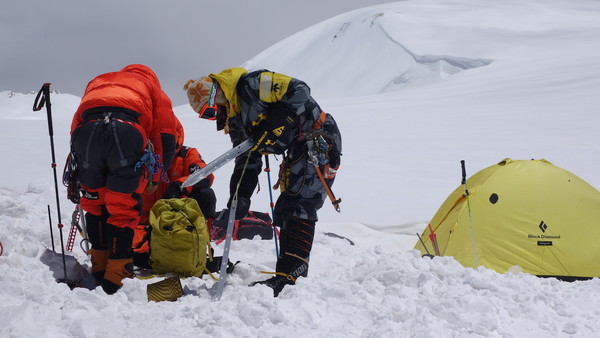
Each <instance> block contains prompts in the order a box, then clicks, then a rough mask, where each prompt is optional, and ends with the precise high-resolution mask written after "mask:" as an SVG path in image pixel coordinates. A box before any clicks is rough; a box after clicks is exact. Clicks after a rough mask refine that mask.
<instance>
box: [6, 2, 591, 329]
mask: <svg viewBox="0 0 600 338" xmlns="http://www.w3.org/2000/svg"><path fill="white" fill-rule="evenodd" d="M599 19H600V3H598V2H595V1H589V0H573V1H568V2H566V1H560V0H544V1H542V0H532V1H527V2H523V1H518V0H508V1H487V2H485V3H483V2H482V3H479V2H473V1H468V0H456V1H452V2H448V1H443V0H424V1H415V0H409V1H402V2H394V3H389V4H384V5H381V6H374V7H369V8H365V9H360V10H356V11H353V12H349V13H346V14H343V15H340V16H337V17H334V18H331V19H330V20H327V21H324V22H322V23H320V24H317V25H315V26H312V27H309V28H307V29H305V30H303V31H301V32H298V33H297V34H295V35H293V36H290V37H289V38H288V39H285V40H283V41H281V42H280V43H278V44H276V45H274V46H273V47H271V48H269V49H267V50H265V51H264V52H263V53H261V54H259V55H257V56H256V57H254V58H253V59H252V60H249V61H248V62H247V63H245V65H246V66H248V67H249V68H252V69H256V68H269V69H271V70H274V71H279V72H283V73H287V74H290V75H293V76H297V77H299V78H301V79H303V80H305V81H306V82H307V83H308V84H309V85H310V86H311V87H312V92H313V94H314V96H315V97H317V98H318V99H319V102H320V104H321V105H322V107H323V109H324V110H326V111H328V112H330V113H331V114H332V115H333V116H334V117H335V118H336V120H337V121H338V123H339V125H340V129H341V132H342V136H343V138H344V154H343V157H342V167H341V169H340V171H339V175H338V177H337V179H336V183H335V185H334V187H333V189H334V192H335V194H336V196H338V197H341V198H342V204H341V210H342V212H341V213H339V214H338V213H337V212H335V211H334V210H333V208H332V207H331V206H330V205H328V204H327V203H326V205H325V206H324V207H323V209H322V210H321V212H320V214H319V217H320V222H319V223H318V225H317V234H316V238H315V244H314V249H313V254H312V257H311V268H310V272H309V277H308V278H302V279H300V280H299V281H298V283H297V285H296V286H294V287H288V288H285V289H284V291H283V292H282V293H281V294H280V296H279V297H278V298H276V299H274V298H272V293H271V290H270V289H267V288H266V287H262V286H257V287H252V288H250V287H246V285H248V284H249V283H250V282H252V281H255V280H259V279H264V278H266V276H264V275H262V274H261V273H260V271H261V270H272V269H273V268H274V264H275V254H274V251H275V248H274V245H273V242H272V241H260V240H242V241H236V242H235V243H234V245H233V247H232V250H231V258H232V260H240V261H241V263H240V264H238V266H237V267H236V270H235V272H234V273H233V274H231V275H230V276H228V278H227V282H228V285H227V287H226V288H225V291H224V294H223V297H222V298H221V300H220V301H219V302H212V301H211V300H210V296H209V294H208V291H207V290H208V289H209V288H210V287H211V286H212V285H213V281H212V280H210V279H209V278H202V279H199V278H188V279H185V280H183V284H184V287H185V292H186V296H184V297H182V298H181V299H179V300H178V301H177V302H174V303H148V302H147V301H146V293H145V292H146V285H147V284H148V283H150V282H152V280H142V279H134V280H127V281H125V285H124V287H123V289H122V290H121V291H119V292H118V293H117V294H116V295H113V296H107V295H106V294H104V293H103V292H102V291H101V290H94V291H88V290H87V289H76V290H73V291H71V290H69V288H68V287H67V286H66V285H65V284H59V283H56V282H55V279H54V277H53V274H52V270H57V264H58V263H55V262H54V261H53V260H52V259H50V260H46V259H44V262H46V263H42V260H41V257H42V255H43V254H44V253H45V252H47V248H52V243H51V240H50V234H49V225H48V214H47V208H48V205H50V209H51V220H52V222H53V227H54V242H55V245H57V251H59V249H58V245H59V241H58V229H56V223H57V221H56V220H57V215H56V212H57V210H56V203H55V200H54V181H53V175H52V169H51V167H50V163H51V157H50V146H49V135H48V125H47V121H46V114H45V111H41V112H33V111H31V107H32V105H33V100H34V98H35V95H33V94H19V95H15V94H14V93H12V94H11V92H1V93H0V128H1V129H0V154H2V159H3V166H2V168H3V169H2V178H1V179H0V242H1V243H2V245H3V253H2V255H1V256H0V299H1V300H2V301H1V302H0V336H7V337H31V336H36V337H38V336H39V337H100V336H102V337H104V336H123V337H140V336H149V337H154V336H167V337H175V336H177V337H179V336H184V335H196V336H199V335H210V336H216V337H234V336H235V337H258V336H261V337H279V336H287V335H295V336H301V337H323V336H328V337H329V336H333V337H342V336H343V337H347V336H350V337H374V336H377V337H596V336H597V335H598V332H600V324H598V320H597V318H598V316H599V315H600V296H599V295H598V292H597V290H598V288H599V283H600V282H599V280H598V279H593V280H590V281H584V282H576V283H563V282H559V281H557V280H554V279H539V278H536V277H533V276H529V275H525V274H505V275H500V274H497V273H495V272H493V271H491V270H488V269H485V268H483V267H481V268H479V269H478V270H473V269H465V268H463V267H462V266H460V265H459V264H458V263H456V262H455V261H454V260H453V259H452V258H450V257H442V258H435V259H433V260H430V259H422V258H420V257H419V255H418V254H417V252H415V251H411V249H412V247H413V245H414V243H415V242H416V240H417V238H416V235H415V234H416V233H417V232H420V230H421V229H422V227H423V226H424V225H425V224H427V222H428V220H429V219H430V218H431V217H432V216H433V214H434V213H435V211H436V210H437V208H438V207H439V206H440V204H441V203H442V202H443V201H444V200H445V198H446V197H447V195H448V194H449V193H450V192H451V191H452V190H454V188H456V186H458V185H459V184H460V179H461V172H460V163H459V161H460V160H466V163H467V173H468V175H471V174H474V173H475V172H476V171H478V170H480V169H483V168H485V167H487V166H489V165H491V164H494V163H496V162H498V161H500V160H502V159H503V158H506V157H511V158H514V159H528V158H545V159H547V160H548V161H550V162H552V163H554V164H555V165H557V166H560V167H562V168H564V169H567V170H569V171H570V172H572V173H574V174H576V175H578V176H580V177H581V178H583V179H584V180H586V181H587V182H589V183H590V184H591V185H592V186H594V187H600V175H599V174H598V173H599V172H600V160H598V151H599V148H598V144H600V142H599V141H600V137H599V136H598V133H597V128H598V126H599V125H600V115H599V114H598V107H600V95H598V88H600V64H599V63H598V61H597V60H598V59H599V58H600V40H599V39H598V38H597V37H598V36H600V20H599ZM182 48H183V47H182ZM232 66H235V65H232ZM215 71H218V70H215ZM196 75H197V76H201V75H206V74H196ZM45 80H47V79H44V81H45ZM39 85H40V86H41V85H42V83H40V84H39ZM51 98H52V112H53V127H54V136H53V138H54V141H55V144H56V158H57V162H58V163H57V164H58V171H59V175H60V173H61V172H62V166H63V165H64V158H65V157H66V154H67V152H68V129H69V124H70V120H71V116H72V114H73V112H74V110H75V109H76V107H77V104H78V102H79V98H77V97H75V96H72V95H69V94H52V96H51ZM175 110H176V113H177V115H178V116H179V118H180V120H181V121H182V123H183V125H184V127H185V129H186V143H188V144H190V145H193V146H196V147H198V148H199V150H200V151H201V153H202V155H203V156H204V157H205V158H206V159H207V160H210V159H213V158H215V157H216V156H218V155H220V154H221V153H223V152H224V151H225V150H226V149H228V148H229V147H230V146H231V144H230V142H229V140H228V138H227V137H226V136H224V135H222V134H221V133H220V132H216V131H215V130H214V125H213V124H212V123H207V122H206V121H203V120H200V119H198V118H197V116H196V114H194V113H193V112H192V111H191V109H190V108H189V107H187V106H180V107H176V108H175ZM277 165H278V162H277V161H276V160H275V159H274V160H273V161H272V162H271V166H272V167H276V166H277ZM274 171H275V170H274ZM230 173H231V167H230V166H226V167H224V168H222V169H220V170H219V171H218V172H217V173H216V174H217V180H216V185H215V189H216V191H217V194H218V198H219V200H218V207H223V206H224V204H225V201H226V199H227V191H228V189H227V185H228V181H229V174H230ZM266 181H267V179H266V177H261V190H260V191H259V192H258V193H257V194H256V195H255V196H254V197H253V204H252V208H253V209H255V210H261V211H267V210H268V206H269V204H268V203H269V201H268V191H267V190H268V189H267V182H266ZM60 190H61V192H60V197H61V207H62V210H61V211H62V212H61V216H62V220H63V223H65V224H68V223H69V219H70V215H71V212H72V210H73V205H72V204H70V202H68V201H67V200H66V198H64V196H65V193H64V189H63V188H62V186H61V187H60ZM565 212H568V211H565ZM329 232H331V233H335V234H337V235H340V236H344V237H347V238H348V239H350V240H352V241H353V243H354V245H351V244H350V242H349V241H347V240H344V239H341V238H337V237H331V236H328V235H326V233H329ZM63 233H64V235H65V236H66V235H67V233H68V227H66V228H65V229H63ZM215 248H216V251H217V253H219V250H221V246H220V245H215ZM69 255H72V256H73V257H74V258H75V259H76V260H77V261H78V262H79V264H81V265H82V266H84V267H86V266H89V264H90V263H89V259H88V258H87V257H86V255H85V254H84V253H83V252H82V251H81V250H80V249H78V248H76V249H75V250H74V252H72V253H69ZM52 257H54V258H56V256H54V255H52V254H50V258H52ZM46 258H48V257H47V256H46ZM58 261H60V260H58ZM58 270H60V268H58Z"/></svg>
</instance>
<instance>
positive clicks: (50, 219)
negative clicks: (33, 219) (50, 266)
mask: <svg viewBox="0 0 600 338" xmlns="http://www.w3.org/2000/svg"><path fill="white" fill-rule="evenodd" d="M48 224H50V240H51V241H52V251H54V252H56V249H55V248H54V232H53V231H52V217H51V216H50V204H48Z"/></svg>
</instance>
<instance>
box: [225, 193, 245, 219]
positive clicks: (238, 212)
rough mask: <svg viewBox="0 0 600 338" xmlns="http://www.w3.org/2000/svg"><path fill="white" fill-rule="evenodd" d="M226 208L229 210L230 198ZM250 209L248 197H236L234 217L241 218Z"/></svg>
mask: <svg viewBox="0 0 600 338" xmlns="http://www.w3.org/2000/svg"><path fill="white" fill-rule="evenodd" d="M227 208H229V210H231V199H230V200H229V203H227ZM249 210H250V199H249V198H246V197H238V200H237V206H236V209H235V219H242V218H244V217H246V215H248V211H249Z"/></svg>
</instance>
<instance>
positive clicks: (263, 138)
mask: <svg viewBox="0 0 600 338" xmlns="http://www.w3.org/2000/svg"><path fill="white" fill-rule="evenodd" d="M294 121H295V119H294V118H293V117H292V116H289V115H288V114H286V113H285V112H282V111H277V110H272V111H271V112H270V113H269V115H268V116H267V118H266V119H265V120H263V121H262V122H260V123H259V124H258V125H257V126H255V127H254V128H253V129H252V139H253V140H254V142H255V144H254V147H253V148H252V150H253V151H257V152H259V153H261V154H281V153H283V152H284V151H285V146H286V139H287V138H288V137H287V136H288V135H290V133H293V130H292V129H293V125H294ZM278 140H279V141H280V142H277V141H278Z"/></svg>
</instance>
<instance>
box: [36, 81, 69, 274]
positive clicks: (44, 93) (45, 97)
mask: <svg viewBox="0 0 600 338" xmlns="http://www.w3.org/2000/svg"><path fill="white" fill-rule="evenodd" d="M44 104H45V105H46V115H47V116H48V134H49V135H50V150H51V152H52V170H53V171H54V192H55V195H56V213H57V214H58V228H59V229H60V246H61V249H62V260H63V268H64V273H65V281H67V280H68V279H67V261H66V258H65V246H64V244H63V233H62V228H63V224H62V219H61V216H60V199H59V197H58V178H57V176H56V155H55V153H54V130H53V128H52V109H51V106H52V104H51V103H50V83H48V82H47V83H44V85H43V86H42V88H41V89H40V91H39V92H38V94H37V96H36V97H35V101H34V102H33V111H39V110H41V109H42V108H43V107H44Z"/></svg>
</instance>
